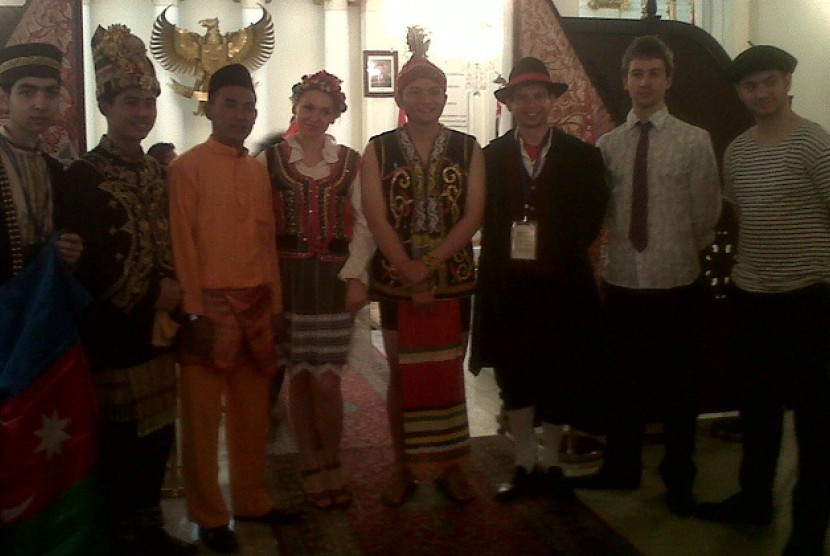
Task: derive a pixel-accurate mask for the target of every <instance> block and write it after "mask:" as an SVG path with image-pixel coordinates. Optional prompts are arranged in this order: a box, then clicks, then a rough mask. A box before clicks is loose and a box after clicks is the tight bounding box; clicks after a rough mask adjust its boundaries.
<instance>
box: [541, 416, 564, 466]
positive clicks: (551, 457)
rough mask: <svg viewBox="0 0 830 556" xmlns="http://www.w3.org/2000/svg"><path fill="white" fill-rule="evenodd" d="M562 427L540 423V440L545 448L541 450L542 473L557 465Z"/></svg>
mask: <svg viewBox="0 0 830 556" xmlns="http://www.w3.org/2000/svg"><path fill="white" fill-rule="evenodd" d="M563 428H564V425H552V424H550V423H545V422H544V421H542V438H543V439H544V442H545V446H544V448H543V449H542V471H547V470H548V469H550V468H551V467H554V466H557V465H559V448H560V447H561V446H562V429H563Z"/></svg>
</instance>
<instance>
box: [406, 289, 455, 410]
mask: <svg viewBox="0 0 830 556" xmlns="http://www.w3.org/2000/svg"><path fill="white" fill-rule="evenodd" d="M398 335H399V336H398V337H399V340H398V349H399V351H400V353H401V354H407V353H416V354H424V353H428V352H430V351H432V350H433V349H436V348H438V349H440V348H444V347H446V348H456V349H457V348H458V344H459V339H460V336H461V317H460V311H459V305H458V300H457V299H450V300H445V301H437V302H435V303H434V304H433V306H432V310H431V311H428V312H427V311H424V310H422V309H420V308H418V307H416V306H415V305H414V304H412V303H409V302H401V303H400V304H399V305H398ZM460 365H461V357H460V356H455V357H452V358H450V359H447V360H443V361H425V362H421V363H412V364H405V363H403V362H402V363H401V389H402V398H401V399H402V405H403V409H404V411H406V410H414V409H426V408H435V407H446V406H448V405H452V404H456V403H459V401H463V400H464V373H463V372H460Z"/></svg>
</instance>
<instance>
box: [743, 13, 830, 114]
mask: <svg viewBox="0 0 830 556" xmlns="http://www.w3.org/2000/svg"><path fill="white" fill-rule="evenodd" d="M751 4H752V14H751V19H750V25H749V40H751V41H752V43H753V44H773V45H775V46H778V47H780V48H783V49H784V50H786V51H787V52H789V53H790V54H792V55H793V56H795V57H796V58H798V67H797V68H796V71H795V73H794V74H793V86H792V91H791V94H792V95H793V97H794V98H793V109H794V110H795V111H796V112H798V113H799V114H800V115H802V116H804V117H805V118H808V119H810V120H813V121H816V122H818V123H820V124H821V125H822V126H824V128H825V129H828V130H830V71H828V54H827V47H826V44H827V42H826V41H827V37H828V36H830V2H828V1H827V0H798V1H797V2H793V1H790V2H782V1H781V0H752V2H751Z"/></svg>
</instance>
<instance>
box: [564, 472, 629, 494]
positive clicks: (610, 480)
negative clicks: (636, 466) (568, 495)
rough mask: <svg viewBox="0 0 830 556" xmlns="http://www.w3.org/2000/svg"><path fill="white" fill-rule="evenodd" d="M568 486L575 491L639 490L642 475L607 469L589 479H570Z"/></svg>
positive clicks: (588, 477) (590, 476)
mask: <svg viewBox="0 0 830 556" xmlns="http://www.w3.org/2000/svg"><path fill="white" fill-rule="evenodd" d="M566 481H567V483H568V485H570V487H571V488H573V489H575V490H637V489H638V488H640V474H639V473H637V474H636V475H635V474H624V473H616V472H613V471H608V470H606V469H605V468H600V470H599V471H598V472H597V473H595V474H594V475H589V476H587V477H570V478H568V479H566Z"/></svg>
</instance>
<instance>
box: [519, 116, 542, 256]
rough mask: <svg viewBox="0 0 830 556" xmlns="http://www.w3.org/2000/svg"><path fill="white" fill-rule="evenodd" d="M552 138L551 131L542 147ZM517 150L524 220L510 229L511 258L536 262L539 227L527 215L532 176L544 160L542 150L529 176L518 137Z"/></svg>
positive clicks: (531, 189) (537, 171)
mask: <svg viewBox="0 0 830 556" xmlns="http://www.w3.org/2000/svg"><path fill="white" fill-rule="evenodd" d="M549 137H550V131H548V135H546V136H545V139H544V140H543V141H542V143H541V144H542V145H545V144H546V143H547V141H548V138H549ZM516 148H517V150H518V154H519V157H518V160H519V175H520V176H521V177H522V193H523V199H522V201H523V202H522V219H521V220H518V221H516V222H513V226H512V228H511V229H510V258H511V259H513V260H518V261H535V260H536V256H537V255H536V245H537V243H538V241H537V240H538V231H539V225H538V223H537V222H536V221H535V220H529V219H528V217H527V213H528V211H529V210H530V196H531V195H532V194H533V187H532V186H531V185H530V180H531V179H532V176H536V175H537V174H538V173H539V164H540V162H541V160H542V153H541V149H540V152H539V155H538V156H537V157H536V160H535V161H534V162H533V174H532V176H529V175H528V173H527V169H526V168H525V165H524V163H523V162H522V145H521V141H520V140H519V138H518V137H516Z"/></svg>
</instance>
